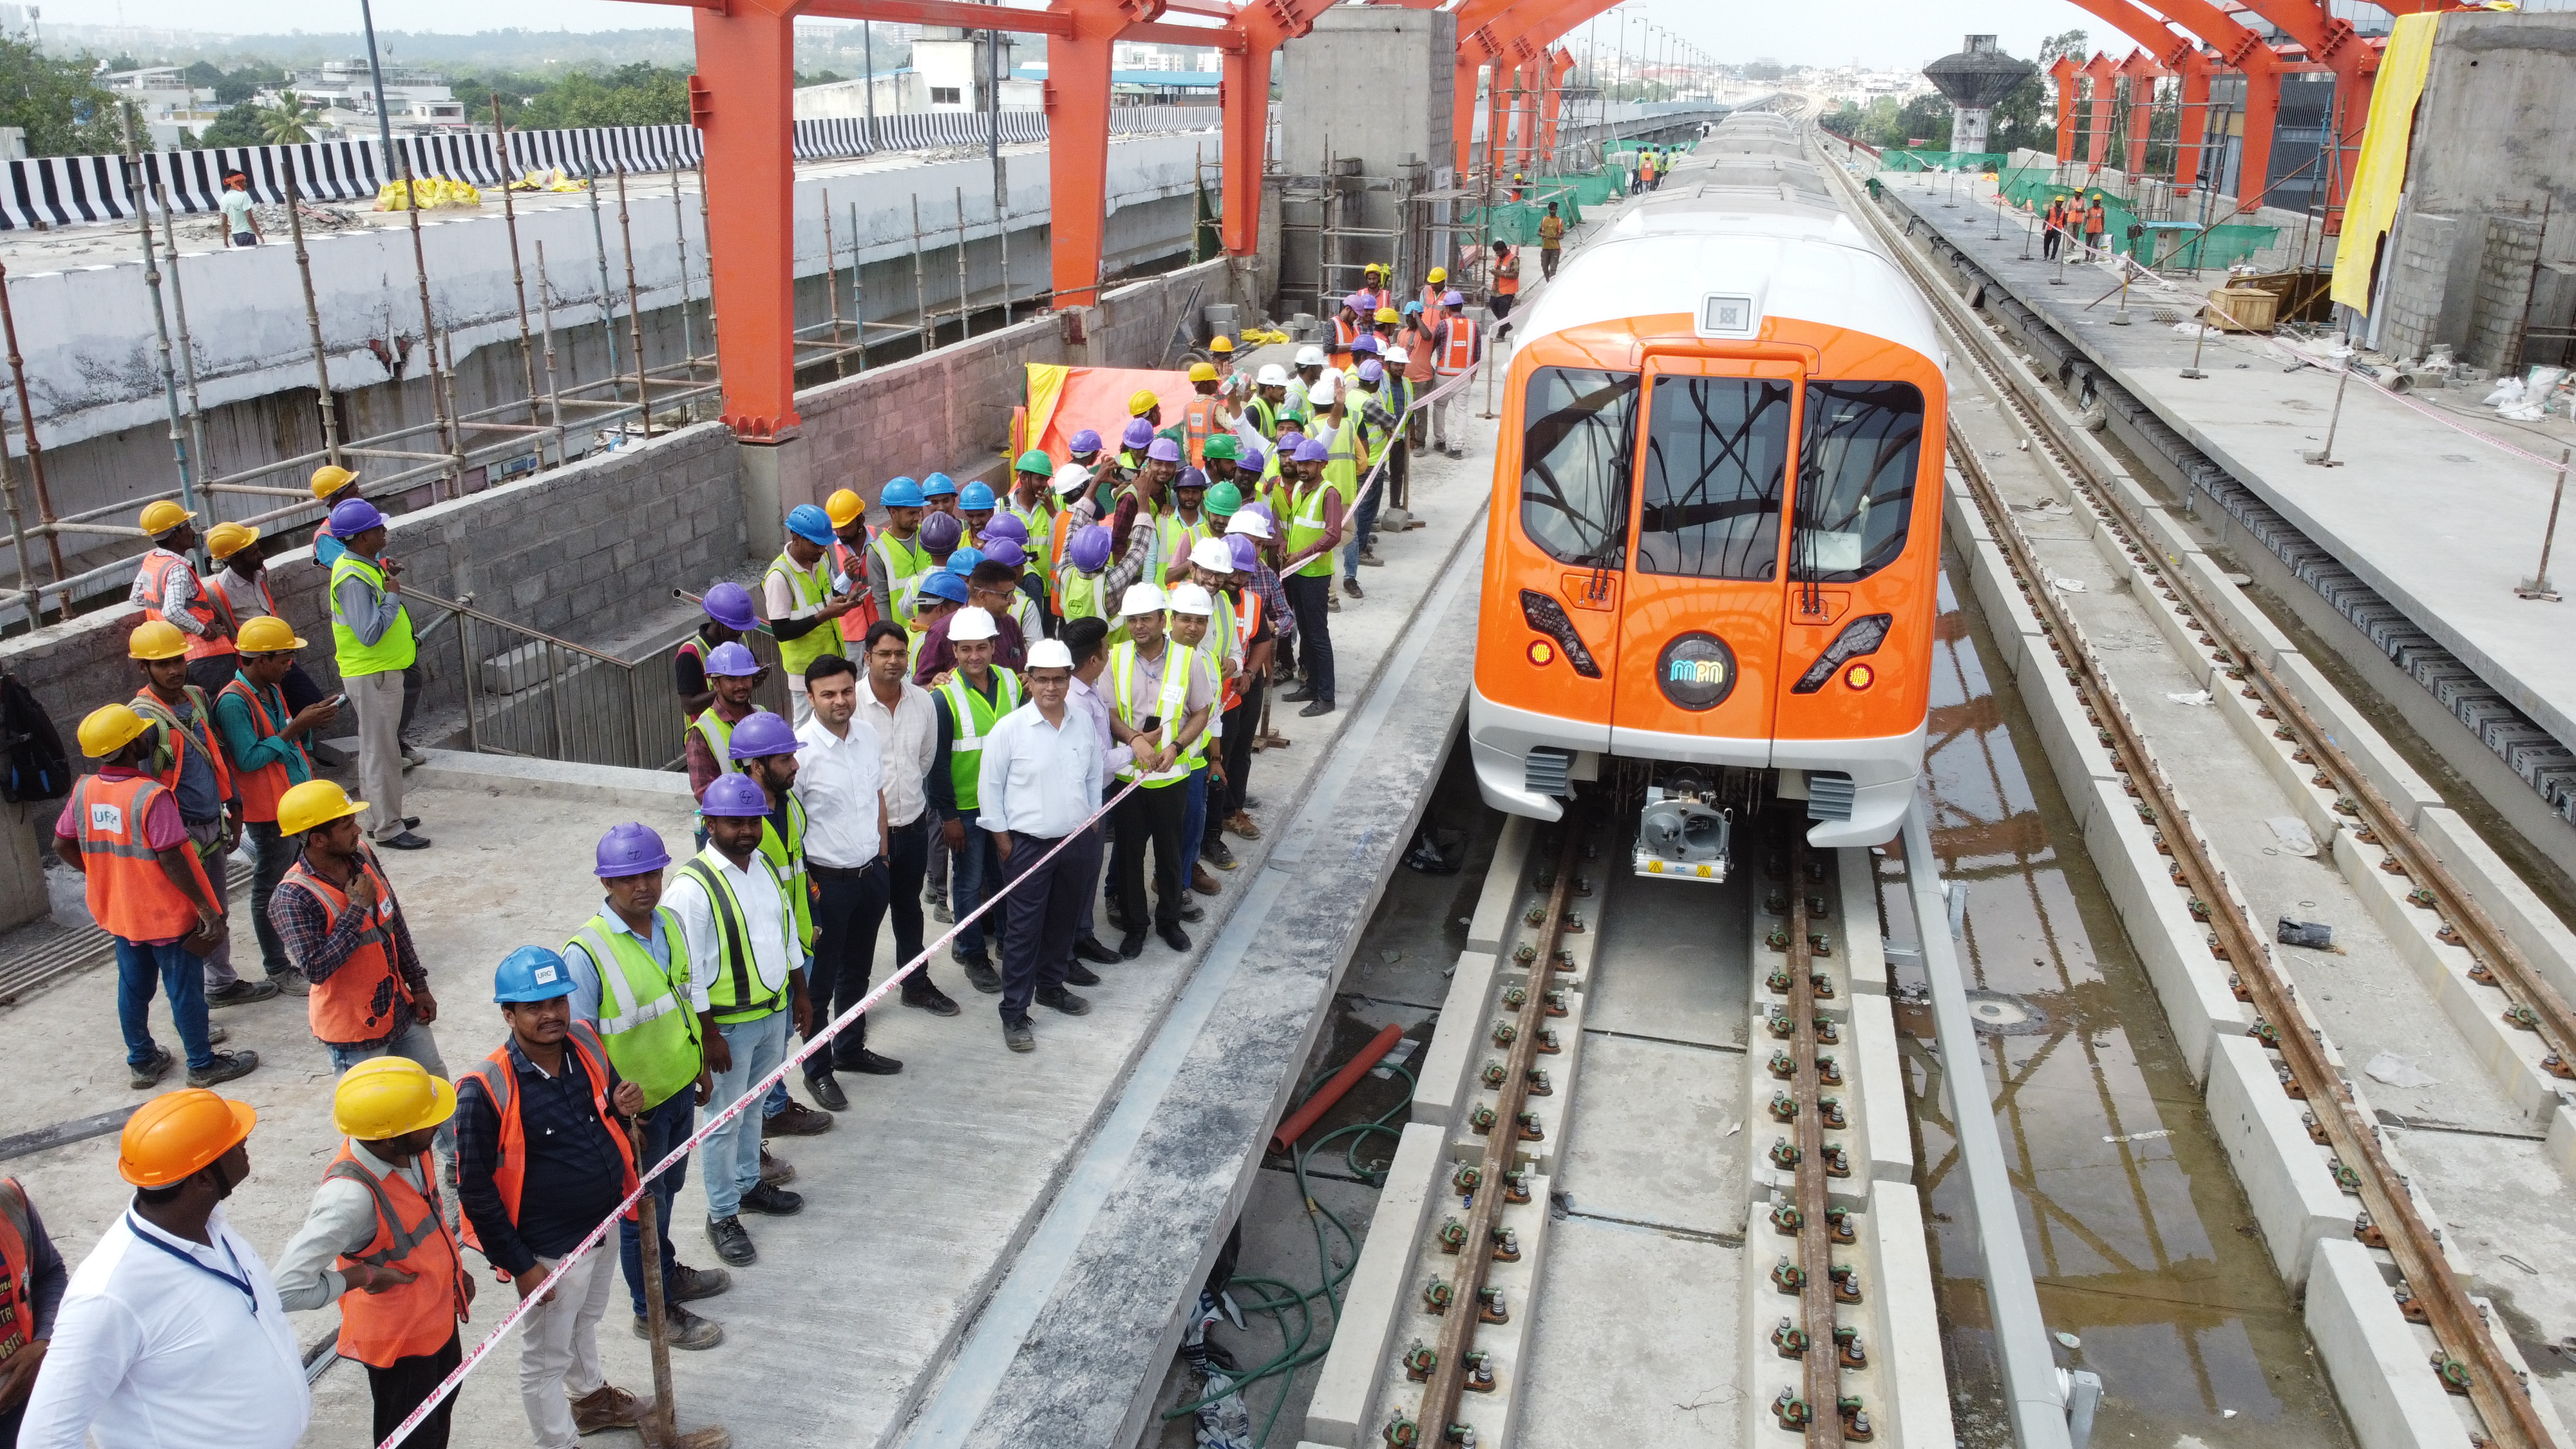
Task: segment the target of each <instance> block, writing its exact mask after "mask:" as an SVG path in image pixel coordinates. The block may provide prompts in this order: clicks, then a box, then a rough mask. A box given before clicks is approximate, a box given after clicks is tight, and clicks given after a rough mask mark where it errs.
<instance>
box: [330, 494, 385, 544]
mask: <svg viewBox="0 0 2576 1449" xmlns="http://www.w3.org/2000/svg"><path fill="white" fill-rule="evenodd" d="M384 521H385V516H384V515H383V514H381V513H378V512H377V511H376V505H374V504H372V503H369V502H368V501H367V500H365V499H363V498H352V499H350V500H349V501H348V502H346V503H343V504H341V505H340V506H339V507H337V508H334V509H332V510H331V536H332V537H333V538H336V539H339V540H341V541H342V542H346V541H348V540H349V539H353V538H356V537H357V536H358V535H359V534H362V533H364V532H366V531H367V530H368V529H370V528H381V527H383V526H384Z"/></svg>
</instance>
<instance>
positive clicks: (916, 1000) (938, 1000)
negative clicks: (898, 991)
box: [903, 986, 957, 1016]
mask: <svg viewBox="0 0 2576 1449" xmlns="http://www.w3.org/2000/svg"><path fill="white" fill-rule="evenodd" d="M903 1004H904V1005H906V1006H916V1007H919V1008H920V1009H922V1010H923V1011H926V1012H929V1013H930V1014H931V1015H933V1016H955V1015H956V1014H957V1003H956V1002H954V1001H951V1000H949V998H948V993H947V992H945V991H942V990H940V989H939V988H938V987H936V986H933V987H930V988H928V989H926V990H922V991H907V992H905V993H904V994H903Z"/></svg>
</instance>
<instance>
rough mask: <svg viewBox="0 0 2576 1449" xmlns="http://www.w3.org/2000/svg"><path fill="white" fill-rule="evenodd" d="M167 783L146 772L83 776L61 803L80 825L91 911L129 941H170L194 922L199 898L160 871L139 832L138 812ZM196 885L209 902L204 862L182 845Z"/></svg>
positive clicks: (101, 924) (194, 926)
mask: <svg viewBox="0 0 2576 1449" xmlns="http://www.w3.org/2000/svg"><path fill="white" fill-rule="evenodd" d="M167 789H168V787H167V786H164V785H163V784H161V783H160V782H159V781H157V780H155V779H153V778H152V777H151V776H149V775H129V776H127V777H126V778H124V779H122V780H109V779H105V778H103V777H101V776H98V775H83V776H81V777H80V780H79V781H78V783H76V784H74V785H73V786H72V794H71V799H70V800H68V801H67V802H65V803H64V805H63V808H64V809H65V810H68V811H70V812H72V819H73V820H74V821H75V822H77V823H78V826H79V829H80V853H81V866H82V873H83V875H84V876H85V877H86V880H87V885H88V891H89V913H90V914H91V915H92V916H94V917H96V918H97V920H98V925H99V929H100V930H103V931H105V932H107V933H108V934H109V935H111V936H115V937H118V938H120V939H122V940H127V941H169V940H175V939H177V938H178V937H181V936H185V935H188V934H190V933H192V932H194V931H195V930H196V929H197V906H196V902H194V901H191V900H189V899H188V897H187V895H186V894H185V893H183V892H182V891H181V890H180V889H179V888H178V887H177V886H176V885H173V884H171V882H170V877H168V876H167V875H164V874H162V871H161V858H160V852H159V851H156V850H154V849H153V848H152V847H151V846H150V845H149V844H147V843H145V841H144V838H143V818H144V816H145V814H147V813H148V812H149V811H150V810H151V808H152V802H153V800H154V799H155V798H156V797H158V796H160V795H161V794H163V793H165V792H166V791H167ZM181 849H182V850H183V852H184V853H185V854H186V856H187V858H188V868H189V869H190V870H193V871H195V872H196V874H197V889H199V890H201V891H203V892H205V895H204V897H203V899H205V900H208V901H212V900H214V899H215V898H216V897H215V888H214V887H213V885H211V884H209V883H208V881H207V880H206V866H205V862H204V861H203V860H201V859H199V858H198V855H197V852H196V851H194V850H189V849H187V848H186V847H185V846H182V847H181Z"/></svg>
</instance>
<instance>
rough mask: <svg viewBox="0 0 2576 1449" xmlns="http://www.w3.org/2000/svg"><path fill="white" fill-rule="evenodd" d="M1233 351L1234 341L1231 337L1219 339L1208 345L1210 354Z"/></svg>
mask: <svg viewBox="0 0 2576 1449" xmlns="http://www.w3.org/2000/svg"><path fill="white" fill-rule="evenodd" d="M1233 350H1234V339H1233V338H1231V337H1219V338H1217V339H1216V340H1215V341H1213V342H1210V343H1209V344H1208V351H1210V352H1232V351H1233Z"/></svg>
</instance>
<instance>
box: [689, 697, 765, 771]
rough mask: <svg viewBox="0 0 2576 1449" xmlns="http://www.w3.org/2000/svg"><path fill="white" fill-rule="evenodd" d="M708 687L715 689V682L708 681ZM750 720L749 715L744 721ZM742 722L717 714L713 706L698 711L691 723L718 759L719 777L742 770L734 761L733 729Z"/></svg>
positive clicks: (692, 727) (717, 769) (690, 726)
mask: <svg viewBox="0 0 2576 1449" xmlns="http://www.w3.org/2000/svg"><path fill="white" fill-rule="evenodd" d="M707 687H708V688H709V689H713V688H715V681H714V680H709V681H707ZM749 718H751V716H750V715H748V714H746V715H744V716H743V719H749ZM741 722H742V721H741V720H729V719H726V718H725V717H724V716H723V715H720V714H718V713H716V707H715V706H714V705H712V704H711V705H708V706H707V707H706V708H705V709H702V710H700V711H698V717H697V718H696V719H693V720H691V721H689V728H690V729H692V730H695V731H697V735H698V738H699V739H702V740H705V741H706V742H707V749H708V751H709V752H710V753H712V754H713V755H714V756H715V757H716V773H717V774H719V775H730V774H733V773H734V772H736V771H738V770H740V769H741V768H742V766H740V765H737V764H735V763H734V759H733V727H734V726H735V725H737V724H740V723H741Z"/></svg>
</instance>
